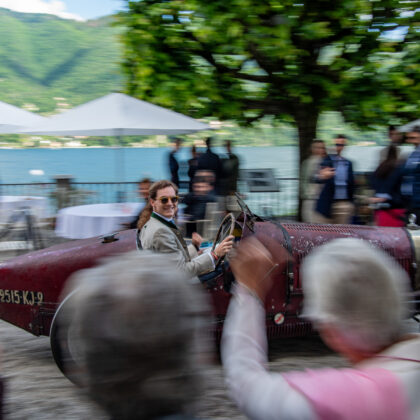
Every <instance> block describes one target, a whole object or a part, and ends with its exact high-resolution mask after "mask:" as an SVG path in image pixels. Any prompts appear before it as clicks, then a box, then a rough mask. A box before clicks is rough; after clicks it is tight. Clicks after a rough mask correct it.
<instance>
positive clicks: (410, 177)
mask: <svg viewBox="0 0 420 420" xmlns="http://www.w3.org/2000/svg"><path fill="white" fill-rule="evenodd" d="M410 161H411V164H408V163H409V162H410ZM404 182H406V183H410V184H411V185H412V194H410V195H406V196H404V199H405V207H406V208H408V209H420V147H417V149H416V150H415V151H414V152H413V153H412V154H411V155H410V156H409V157H408V159H407V163H406V164H405V166H404V168H403V183H404Z"/></svg>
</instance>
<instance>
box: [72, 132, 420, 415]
mask: <svg viewBox="0 0 420 420" xmlns="http://www.w3.org/2000/svg"><path fill="white" fill-rule="evenodd" d="M407 142H413V143H414V144H415V145H416V150H415V151H414V152H413V153H411V154H409V155H408V156H407V157H406V159H405V160H402V159H401V153H400V152H399V148H398V145H396V144H395V142H392V143H391V144H390V145H389V146H388V147H387V149H386V151H385V152H383V155H382V162H381V163H380V165H379V166H378V169H377V170H376V171H375V173H374V175H373V177H372V183H373V184H372V185H374V188H375V191H376V192H375V197H373V199H372V203H375V204H377V203H388V204H389V207H386V208H382V209H378V210H377V211H378V212H379V211H382V210H384V211H387V210H392V213H393V217H396V218H397V217H398V218H400V219H402V218H403V217H404V214H403V213H402V212H398V211H397V212H396V211H395V210H398V209H402V208H403V207H402V206H403V205H404V206H405V207H404V211H405V210H406V209H407V210H410V211H415V210H416V209H417V210H418V208H419V207H418V206H417V207H416V205H417V201H416V200H418V199H419V194H418V188H419V185H420V178H419V175H418V172H419V169H420V163H419V160H420V159H419V157H420V152H419V150H418V149H419V145H420V129H417V127H416V128H414V129H413V131H412V132H411V133H409V135H408V136H407ZM206 145H207V150H206V152H205V153H203V154H202V155H197V151H196V150H195V148H193V149H192V158H191V159H190V161H189V165H190V168H189V173H190V174H191V175H190V176H191V183H190V191H189V193H188V195H187V196H186V197H185V201H184V202H185V204H186V205H187V207H186V208H187V209H191V210H188V211H191V214H194V215H196V217H199V218H200V217H203V208H202V207H203V203H207V202H211V200H212V199H213V198H214V197H216V196H220V195H221V196H223V194H226V193H227V194H229V193H230V192H232V191H235V190H236V182H237V172H238V168H239V161H238V159H237V157H236V156H235V155H234V154H233V153H232V151H231V145H230V143H227V144H226V147H227V151H228V158H227V159H226V160H225V162H223V161H222V160H221V159H220V158H219V157H218V156H217V155H216V154H215V153H214V152H213V151H212V149H211V139H208V140H207V142H206ZM345 145H346V138H345V136H338V137H337V138H336V139H335V148H336V153H335V154H334V155H327V154H326V151H325V145H324V143H323V142H322V141H320V140H315V141H314V142H313V148H312V151H313V154H312V156H311V158H310V159H308V160H307V161H306V162H304V165H303V168H302V174H303V177H304V180H305V182H304V183H303V184H302V187H303V191H304V200H305V201H304V203H303V204H304V206H303V210H304V215H305V216H304V217H307V218H308V219H310V220H308V221H310V222H312V223H323V222H328V223H348V222H349V221H350V219H351V217H352V215H353V213H354V204H353V194H354V175H353V168H352V163H351V162H350V161H349V160H347V159H345V158H344V157H343V156H342V151H343V149H344V147H345ZM180 146H181V143H180V142H176V143H175V148H174V151H173V152H171V154H170V156H169V162H170V168H171V171H172V169H173V170H174V172H172V180H171V181H169V180H161V181H158V182H155V183H151V182H150V180H149V179H143V180H142V181H141V182H140V183H139V192H140V194H141V195H142V197H143V198H144V200H145V202H146V205H145V207H144V208H143V209H142V211H141V213H140V214H139V217H138V220H136V222H135V223H136V226H137V228H138V231H137V244H138V248H139V250H137V251H135V252H133V253H130V254H126V255H124V256H119V257H118V258H116V259H114V260H110V261H109V262H107V263H105V264H104V265H102V266H100V267H97V268H94V269H90V270H86V271H83V272H80V273H79V274H77V276H76V278H74V279H73V280H72V282H73V286H72V287H73V288H75V289H76V290H77V294H76V295H75V296H76V297H75V298H74V299H73V300H72V306H71V308H70V310H71V312H72V313H73V314H75V316H74V318H73V320H72V322H74V323H75V324H76V325H77V328H75V329H74V331H73V337H72V338H73V339H74V340H76V342H75V343H74V347H75V348H77V350H78V351H77V355H78V358H79V360H78V363H79V367H80V370H79V371H80V372H82V375H83V376H84V380H83V383H84V384H85V387H86V389H87V392H88V393H89V395H90V396H91V398H92V399H93V400H94V401H96V402H97V403H98V404H99V405H101V406H102V407H103V408H104V410H105V411H106V412H107V413H108V414H109V416H110V418H112V419H113V420H125V419H130V420H131V419H156V420H157V419H167V420H169V419H173V420H175V419H180V420H181V419H190V420H192V419H193V418H194V411H193V409H194V402H195V401H196V400H197V399H198V398H199V395H200V392H199V391H200V389H202V387H203V386H204V384H205V378H203V377H202V376H201V375H200V371H202V367H203V363H204V359H206V358H205V357H204V356H203V354H205V353H208V352H209V349H211V344H210V343H209V342H208V338H209V334H208V328H209V325H210V322H211V321H210V320H211V316H210V311H209V302H207V299H206V298H207V297H208V294H205V293H204V290H205V289H204V288H203V287H202V285H201V284H200V282H198V281H196V276H199V275H203V274H206V273H209V272H211V271H214V270H215V268H216V266H217V265H218V262H219V261H220V260H221V259H223V258H224V257H225V256H226V255H228V254H229V264H230V267H231V269H232V272H233V274H234V277H235V280H236V282H235V284H234V287H233V289H232V299H231V301H230V304H229V310H228V314H227V317H226V320H225V324H224V331H223V338H222V342H221V355H222V362H223V366H224V369H225V375H226V383H227V386H228V388H229V390H230V395H231V397H232V399H233V400H234V401H235V402H236V404H237V405H238V407H239V409H240V410H241V411H242V412H243V413H244V414H245V415H246V416H247V417H248V418H251V419H261V420H266V419H292V420H293V419H296V420H305V419H307V420H312V419H313V420H316V419H318V420H330V419H331V420H332V419H343V420H351V419H363V420H376V419H382V420H395V419H401V420H403V419H407V420H409V419H413V420H414V419H417V418H420V403H419V399H418V389H419V387H420V334H413V333H408V332H407V331H406V330H405V324H404V321H405V320H406V318H407V316H408V314H409V313H410V309H411V308H410V305H409V303H408V302H407V293H408V290H409V278H408V276H407V274H406V272H405V271H404V270H403V269H402V268H401V267H400V266H399V265H398V264H397V263H396V261H394V260H393V259H392V258H391V257H390V256H389V255H387V254H385V252H383V251H381V250H380V249H378V248H376V247H374V246H373V245H372V244H371V243H369V242H366V241H363V240H360V239H354V238H345V239H336V240H332V241H330V242H328V243H327V244H324V245H322V246H319V247H318V248H315V249H314V250H313V251H312V252H310V253H309V255H308V256H306V257H305V258H304V260H303V262H302V265H301V279H302V283H303V289H304V290H305V299H304V308H303V315H304V316H305V317H308V318H309V319H310V320H311V321H312V323H313V325H314V327H315V328H316V330H317V331H318V332H319V335H320V337H321V338H322V339H323V340H324V342H325V343H326V344H327V345H328V346H329V347H330V348H331V349H333V350H334V351H336V352H338V353H340V354H341V355H342V356H344V357H345V358H347V359H348V361H349V363H350V364H351V365H352V367H350V368H345V369H333V368H329V369H315V370H311V371H299V372H285V373H281V374H280V373H270V372H268V371H267V368H266V364H267V351H268V350H267V337H266V329H265V323H266V313H265V308H266V307H267V306H266V304H267V302H266V298H267V295H268V294H269V292H270V290H271V287H272V282H273V273H274V272H275V271H277V270H279V271H280V272H283V271H284V270H285V267H286V265H287V264H288V262H289V260H290V258H291V256H290V254H289V253H288V251H287V250H286V248H284V247H283V246H281V245H280V244H278V245H276V249H275V250H274V251H275V255H276V259H275V260H276V261H277V263H274V258H273V255H274V254H273V255H272V254H271V253H270V250H269V249H268V248H266V247H265V246H264V245H263V244H262V243H261V242H260V241H259V240H258V239H257V238H256V237H253V236H251V237H250V238H246V239H242V240H241V241H240V243H239V245H237V246H234V245H235V244H234V237H233V236H232V235H229V236H227V237H226V238H225V239H223V240H222V241H221V242H220V243H218V244H217V246H216V247H215V248H214V250H213V251H211V252H202V250H200V246H201V243H202V237H201V236H200V235H199V234H198V233H197V232H196V231H195V228H194V227H192V229H191V232H190V233H191V244H190V245H187V243H186V241H185V239H184V235H183V234H182V232H181V231H180V229H179V227H178V226H177V221H176V214H177V212H178V204H179V193H178V185H177V184H176V181H178V183H179V177H178V176H177V169H176V168H179V165H178V163H177V161H176V152H177V151H178V150H179V148H180ZM226 168H229V170H228V171H227V170H226ZM227 174H228V175H229V176H227ZM227 179H229V182H228V181H227ZM147 187H148V188H147ZM146 190H147V191H146ZM214 199H215V198H214ZM384 220H387V219H386V217H385V216H384V215H381V213H378V214H377V221H378V223H385V222H384ZM271 252H273V250H271ZM278 261H280V264H279V263H278Z"/></svg>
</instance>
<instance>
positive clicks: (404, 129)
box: [398, 120, 420, 133]
mask: <svg viewBox="0 0 420 420" xmlns="http://www.w3.org/2000/svg"><path fill="white" fill-rule="evenodd" d="M416 125H418V126H419V127H420V120H415V121H411V122H410V123H408V124H405V125H402V126H401V127H399V128H398V131H400V132H401V133H407V132H409V131H410V130H412V129H413V128H414V127H415V126H416Z"/></svg>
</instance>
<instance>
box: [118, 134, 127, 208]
mask: <svg viewBox="0 0 420 420" xmlns="http://www.w3.org/2000/svg"><path fill="white" fill-rule="evenodd" d="M116 143H117V153H116V155H115V157H116V159H115V181H116V182H125V167H124V149H123V147H122V142H121V136H119V135H117V136H116ZM125 198H126V197H125V192H124V191H123V187H122V185H119V186H118V189H117V203H122V202H124V201H125Z"/></svg>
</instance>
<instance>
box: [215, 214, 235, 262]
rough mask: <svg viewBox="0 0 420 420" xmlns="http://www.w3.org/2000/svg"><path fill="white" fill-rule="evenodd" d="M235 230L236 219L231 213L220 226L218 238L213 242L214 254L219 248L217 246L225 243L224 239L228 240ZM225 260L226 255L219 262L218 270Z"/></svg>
mask: <svg viewBox="0 0 420 420" xmlns="http://www.w3.org/2000/svg"><path fill="white" fill-rule="evenodd" d="M234 228H235V217H234V216H233V214H232V213H229V214H227V215H226V216H225V217H224V219H223V220H222V223H221V224H220V226H219V230H218V231H217V234H216V238H215V240H214V241H213V246H212V248H211V250H212V251H213V252H214V250H215V249H216V248H217V246H218V245H220V243H221V242H223V240H224V239H226V238H227V237H228V236H229V235H232V233H233V229H234ZM224 259H225V255H224V256H223V257H220V258H219V259H218V260H217V262H216V268H217V267H219V265H220V264H221V263H222V262H223V260H224Z"/></svg>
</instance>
